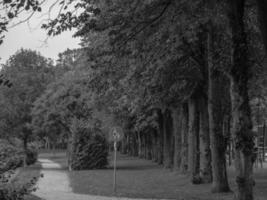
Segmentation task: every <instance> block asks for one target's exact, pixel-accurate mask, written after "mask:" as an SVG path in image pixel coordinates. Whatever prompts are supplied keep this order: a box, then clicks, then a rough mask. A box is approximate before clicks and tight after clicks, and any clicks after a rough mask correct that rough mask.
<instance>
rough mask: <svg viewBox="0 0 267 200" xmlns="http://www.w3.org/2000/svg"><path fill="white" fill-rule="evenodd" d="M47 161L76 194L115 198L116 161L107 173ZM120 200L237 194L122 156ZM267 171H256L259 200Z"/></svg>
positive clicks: (204, 199) (58, 157) (61, 158)
mask: <svg viewBox="0 0 267 200" xmlns="http://www.w3.org/2000/svg"><path fill="white" fill-rule="evenodd" d="M41 157H43V158H48V159H51V160H53V161H55V162H57V163H59V164H61V165H62V166H63V170H66V173H67V174H68V176H69V178H70V182H71V187H72V188H73V191H74V192H75V193H80V194H93V195H104V196H114V193H113V188H112V184H113V169H112V165H113V163H112V157H111V158H110V160H111V161H110V167H109V168H108V169H104V170H83V171H73V172H67V162H66V156H65V153H62V152H61V153H56V154H55V155H52V154H49V153H44V154H42V155H41ZM117 166H118V171H117V193H116V196H123V197H133V198H158V199H160V198H170V199H185V200H198V199H201V200H216V199H217V200H228V199H229V200H230V199H233V196H234V193H233V192H232V193H226V194H212V193H211V192H210V188H211V185H210V184H201V185H192V184H191V183H190V181H189V179H188V177H187V176H184V175H179V174H177V173H174V172H172V171H170V170H165V169H163V168H162V167H161V166H158V165H157V164H155V163H152V162H151V161H147V160H142V159H138V158H133V157H128V156H125V155H119V156H118V163H117ZM265 167H266V168H264V169H261V168H258V169H255V179H256V187H255V196H256V198H255V200H258V199H262V200H263V199H267V190H266V188H267V164H266V166H265ZM228 174H229V177H230V178H229V182H230V186H231V189H232V190H233V191H235V190H236V186H235V183H234V177H235V175H234V170H233V169H229V170H228Z"/></svg>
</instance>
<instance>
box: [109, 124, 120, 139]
mask: <svg viewBox="0 0 267 200" xmlns="http://www.w3.org/2000/svg"><path fill="white" fill-rule="evenodd" d="M122 138H123V131H122V128H121V127H113V128H112V129H111V130H110V132H109V139H110V140H111V141H115V142H118V141H120V140H122Z"/></svg>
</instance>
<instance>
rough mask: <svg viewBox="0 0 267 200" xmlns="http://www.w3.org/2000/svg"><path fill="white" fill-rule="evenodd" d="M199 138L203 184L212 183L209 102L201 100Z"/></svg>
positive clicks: (202, 98)
mask: <svg viewBox="0 0 267 200" xmlns="http://www.w3.org/2000/svg"><path fill="white" fill-rule="evenodd" d="M199 137H200V144H199V148H200V178H201V181H202V182H203V183H210V182H211V181H212V170H211V151H210V134H209V114H208V102H207V99H206V98H204V97H200V98H199Z"/></svg>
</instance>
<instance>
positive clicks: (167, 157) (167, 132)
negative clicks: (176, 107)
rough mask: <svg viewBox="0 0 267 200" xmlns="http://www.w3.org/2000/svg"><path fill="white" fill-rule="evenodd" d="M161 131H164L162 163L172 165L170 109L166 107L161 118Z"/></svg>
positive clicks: (165, 165)
mask: <svg viewBox="0 0 267 200" xmlns="http://www.w3.org/2000/svg"><path fill="white" fill-rule="evenodd" d="M163 124H164V126H163V129H164V131H163V133H164V146H163V165H164V167H165V168H171V167H172V161H173V160H172V159H173V157H172V137H173V135H172V118H171V112H170V110H168V109H166V110H165V112H164V119H163Z"/></svg>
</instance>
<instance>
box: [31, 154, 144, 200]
mask: <svg viewBox="0 0 267 200" xmlns="http://www.w3.org/2000/svg"><path fill="white" fill-rule="evenodd" d="M39 162H40V163H41V165H42V170H41V173H42V174H43V175H44V177H43V178H40V179H39V181H38V183H37V187H38V190H37V191H36V192H34V193H33V195H35V196H38V197H40V198H42V199H45V200H116V199H118V200H131V199H129V198H117V197H103V196H93V195H83V194H75V193H73V192H72V189H71V187H70V185H69V178H68V176H67V174H66V173H65V172H64V170H61V166H60V165H59V164H57V163H55V162H53V161H51V160H48V159H39ZM135 200H141V199H135ZM146 200H147V199H146Z"/></svg>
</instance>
